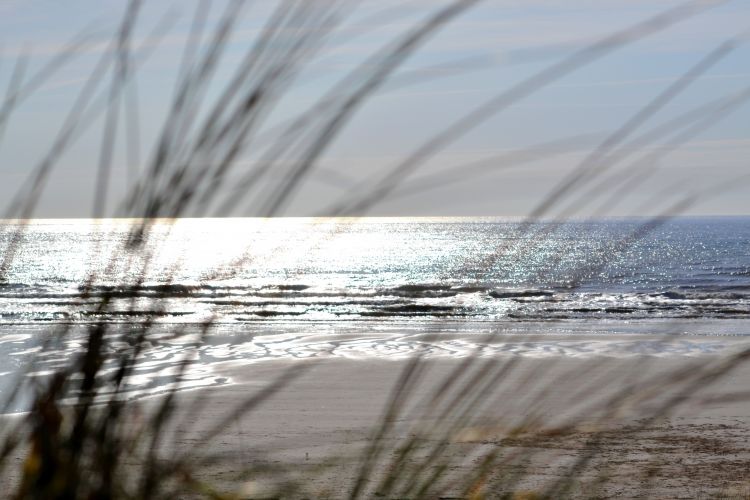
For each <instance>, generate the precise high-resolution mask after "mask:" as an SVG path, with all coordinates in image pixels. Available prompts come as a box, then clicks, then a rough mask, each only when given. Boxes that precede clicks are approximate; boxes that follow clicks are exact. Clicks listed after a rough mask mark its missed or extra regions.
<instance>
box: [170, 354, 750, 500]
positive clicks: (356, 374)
mask: <svg viewBox="0 0 750 500" xmlns="http://www.w3.org/2000/svg"><path fill="white" fill-rule="evenodd" d="M508 361H509V360H508V359H490V360H475V361H474V362H473V363H475V364H477V366H479V365H482V364H484V363H495V364H496V365H497V366H500V365H501V364H503V363H508ZM717 361H718V359H717V358H716V357H712V356H703V357H694V358H677V357H672V358H654V357H649V358H646V357H644V358H630V359H616V358H604V357H602V358H596V359H569V358H562V357H560V358H552V359H531V358H520V359H519V360H518V361H517V364H514V365H513V367H512V369H511V370H508V371H507V373H506V374H504V376H503V377H502V378H501V379H500V380H499V381H497V383H496V384H495V385H494V387H492V388H491V390H490V391H489V392H488V393H486V394H483V395H482V396H481V400H480V401H479V402H478V403H477V404H475V405H474V406H473V407H472V408H471V413H470V415H469V418H468V420H466V421H461V423H460V424H459V425H458V427H457V428H456V429H454V430H453V431H451V432H450V433H449V435H450V439H445V435H437V436H435V435H432V434H431V432H430V429H434V428H435V427H437V426H439V425H440V424H446V423H448V422H449V421H450V420H453V421H456V420H459V419H458V418H456V417H455V415H453V416H452V417H449V418H448V419H443V420H439V419H436V415H435V414H434V413H428V414H426V415H422V414H421V413H420V410H424V407H425V406H426V405H425V404H424V401H425V399H428V397H429V396H431V395H432V391H434V390H435V388H436V387H437V386H439V385H440V384H441V383H443V382H444V380H445V378H446V377H447V376H450V375H451V374H452V373H453V371H454V369H455V368H456V366H457V365H458V364H459V363H461V361H458V360H444V359H443V360H437V361H433V362H430V363H429V369H428V371H427V373H426V374H425V375H424V379H423V380H421V382H420V383H419V384H417V385H416V388H415V389H414V391H413V392H411V393H410V396H409V401H408V402H407V403H406V407H407V408H406V409H405V411H404V412H403V413H402V414H401V415H400V416H399V417H398V418H397V421H396V422H395V424H394V431H393V432H392V433H389V434H388V436H387V438H386V439H385V440H384V443H385V444H386V446H387V447H388V448H389V452H388V453H387V454H386V456H385V457H384V458H385V459H384V460H383V461H381V462H379V465H378V466H377V467H376V473H374V474H372V476H371V480H372V481H374V480H375V478H376V477H382V476H383V475H384V473H385V472H386V471H387V469H388V466H387V465H385V464H387V463H388V462H389V461H390V460H391V459H392V458H393V457H392V456H391V455H392V452H393V450H395V449H397V447H398V446H399V444H400V443H403V440H404V439H405V438H406V437H408V436H413V435H415V434H419V433H424V436H423V437H424V441H422V444H423V445H424V446H425V448H429V447H431V446H434V445H435V444H438V443H442V444H444V445H445V447H444V449H442V451H441V452H440V457H439V460H437V461H436V462H435V463H434V464H433V465H437V464H439V463H441V462H443V461H444V460H445V463H446V466H447V470H446V471H445V478H444V479H443V480H441V481H437V482H436V483H439V484H436V485H435V486H436V490H435V491H439V493H440V495H441V496H446V497H452V496H459V495H460V494H461V493H462V491H461V489H460V488H458V487H457V485H458V484H459V482H458V481H457V480H456V478H458V477H468V476H471V475H472V473H473V472H474V471H476V470H477V469H478V462H479V461H480V460H481V457H482V456H483V455H486V454H487V453H490V452H500V453H501V454H502V455H503V456H506V457H507V458H508V460H510V463H509V464H506V466H504V467H496V468H494V470H493V471H491V472H490V474H489V475H488V477H487V478H485V479H483V480H482V485H481V488H480V489H481V491H482V492H483V493H485V494H487V495H488V496H489V497H494V496H497V495H499V494H500V493H503V492H505V491H504V488H505V487H506V486H507V482H508V480H509V478H508V477H507V474H508V473H509V472H514V473H519V474H520V475H521V477H520V478H519V481H518V483H516V484H514V485H513V489H514V490H516V491H542V490H544V488H545V487H548V486H549V485H550V484H551V483H552V482H554V481H555V480H558V479H564V478H566V477H567V476H568V475H569V467H570V466H571V465H572V464H573V463H574V462H575V461H576V460H578V459H581V458H583V457H584V456H588V455H591V458H590V462H588V463H586V467H585V468H584V469H583V471H582V472H581V473H579V474H577V477H578V480H579V481H578V482H576V483H575V484H573V485H572V490H571V491H570V493H571V494H572V495H574V496H582V497H584V496H585V497H591V496H604V497H608V496H617V497H625V498H633V497H639V496H644V495H645V496H647V497H651V498H700V497H701V496H708V495H711V496H713V495H720V494H726V495H733V494H738V495H740V494H741V495H744V496H741V497H742V498H746V496H747V495H748V494H750V405H749V404H748V403H747V401H746V398H745V401H740V400H738V398H737V397H736V395H737V393H743V392H745V391H746V390H747V381H748V380H750V378H749V377H750V368H749V367H747V366H743V367H742V368H740V369H739V370H737V371H735V372H732V373H730V374H729V375H727V376H726V377H723V378H722V379H721V380H719V381H717V382H715V383H711V384H709V383H705V384H702V387H701V389H700V390H697V391H696V390H689V392H688V393H687V394H685V396H686V399H684V400H682V399H681V400H680V403H679V404H675V405H670V406H674V407H673V408H671V409H670V410H669V411H665V412H663V414H661V412H658V411H657V409H658V408H659V407H660V406H661V405H662V404H664V403H666V402H667V401H668V400H669V398H670V397H675V396H676V395H677V393H678V392H679V391H681V390H683V389H684V388H685V387H684V384H683V383H680V382H678V383H676V385H675V386H673V387H671V388H670V387H664V386H662V387H659V386H657V385H654V384H652V383H651V382H649V381H658V382H664V381H665V380H666V379H667V378H669V377H671V376H672V375H671V374H673V373H675V371H680V372H681V375H680V376H679V377H678V378H680V377H686V375H685V373H686V372H684V371H683V370H687V372H691V371H692V372H694V373H696V372H699V371H700V370H703V369H705V368H706V367H707V366H709V365H711V364H712V363H716V362H717ZM302 363H306V365H307V366H305V368H306V371H305V372H304V375H302V376H301V377H300V378H299V379H297V380H296V381H294V382H293V383H290V384H289V385H288V386H286V387H284V388H283V389H282V390H280V391H279V392H278V393H277V394H275V395H274V396H273V397H271V398H270V399H269V400H268V401H266V402H265V403H264V404H263V405H262V406H261V407H260V408H259V409H257V410H256V411H254V412H252V413H251V414H250V415H247V416H246V417H242V418H238V419H236V420H233V421H232V422H231V423H230V424H229V425H227V426H226V428H225V429H223V430H222V432H221V433H220V434H219V435H218V436H217V437H216V439H214V440H213V441H212V443H211V444H210V445H209V446H208V448H207V451H209V452H210V453H211V454H218V455H222V456H223V458H224V459H225V460H226V462H225V463H229V464H232V467H230V468H227V467H226V466H224V465H222V466H219V467H217V468H215V469H214V468H211V467H205V468H202V469H201V472H200V474H199V476H200V477H201V478H203V479H205V480H207V481H209V482H211V483H215V484H219V485H223V486H226V485H227V483H228V481H229V478H231V476H232V474H233V473H236V472H239V471H240V470H242V468H243V466H250V467H254V468H263V467H271V468H273V467H275V466H278V465H283V466H284V467H285V468H287V470H290V471H291V472H290V473H291V476H292V478H295V479H299V480H301V482H302V484H303V485H304V488H303V491H302V492H301V493H299V494H298V496H300V497H305V496H312V497H345V496H347V494H348V493H349V491H350V488H351V485H352V484H353V479H354V477H355V476H356V474H357V472H358V470H359V466H360V465H359V464H360V456H361V454H362V452H363V451H364V450H365V449H366V447H367V446H368V445H369V444H371V437H372V433H373V429H375V428H377V425H378V423H379V422H380V421H381V419H382V416H383V412H384V408H385V407H386V405H387V403H388V400H389V398H390V396H391V394H392V388H393V387H394V385H395V384H396V383H397V381H398V377H399V375H400V373H401V371H402V370H403V369H405V367H406V366H407V364H408V363H409V361H408V360H400V361H380V360H370V361H367V360H326V361H313V362H302ZM292 365H296V366H297V367H299V366H300V362H297V363H285V362H269V363H260V364H256V365H253V366H252V367H250V368H248V367H242V366H227V367H225V368H224V370H225V373H227V374H228V375H229V376H231V377H233V379H234V380H235V382H236V383H235V384H233V385H230V386H226V387H221V388H218V389H206V390H201V391H196V392H194V393H189V394H187V393H186V394H183V395H182V396H181V399H182V401H183V402H187V401H188V400H194V399H195V398H197V399H199V400H201V401H202V403H203V404H204V408H203V410H202V411H201V412H200V413H194V414H189V415H183V416H184V418H185V419H186V422H188V423H189V424H190V426H191V427H193V431H191V432H186V433H184V434H178V435H175V436H174V437H173V440H172V443H173V445H174V447H175V448H176V449H177V450H190V449H191V447H192V446H193V445H194V443H195V442H196V440H197V439H199V436H201V434H202V433H204V432H205V431H206V429H207V428H210V427H211V426H212V425H213V424H215V423H216V422H217V421H218V420H219V419H220V418H221V416H222V415H226V414H228V413H230V412H231V411H232V409H233V408H234V407H235V405H237V404H239V402H240V401H242V400H243V399H246V398H247V397H248V396H249V395H252V394H253V393H257V391H260V390H262V389H263V388H264V387H267V386H268V384H270V383H272V382H273V381H274V380H276V379H277V378H278V377H279V376H281V375H282V374H283V373H284V372H285V370H287V369H288V368H289V367H290V366H292ZM482 366H483V365H482ZM655 383H656V382H655ZM647 390H653V391H654V393H653V394H651V395H650V396H649V397H648V398H647V399H646V400H645V401H641V402H639V403H635V402H634V403H632V406H630V405H629V404H624V405H623V406H622V408H621V409H620V410H619V411H617V412H616V413H614V414H611V415H610V414H608V413H609V411H610V410H612V409H613V407H612V406H611V405H608V403H607V401H608V400H609V398H610V397H611V396H612V395H614V394H622V393H623V392H624V391H632V393H633V397H634V398H635V397H636V395H637V394H639V393H640V394H642V393H643V391H647ZM636 399H637V398H636ZM656 414H658V415H657V416H658V418H654V419H653V420H646V416H651V415H656ZM524 427H528V428H527V429H526V431H524ZM425 454H426V452H420V453H416V457H420V456H421V457H424V456H425ZM516 455H518V456H521V457H526V455H528V456H527V457H526V458H525V459H524V460H520V459H519V460H511V458H510V457H513V456H516ZM416 457H415V459H414V460H409V461H407V462H406V463H404V464H401V465H399V468H401V469H402V470H408V468H409V467H410V466H413V465H415V464H416V462H417V460H416ZM323 465H325V467H323V468H321V466H323ZM433 468H434V467H433ZM424 475H425V474H424V473H423V476H424ZM598 479H606V481H605V483H604V484H603V485H601V486H597V484H596V483H597V480H598ZM270 481H271V477H270V475H268V474H263V473H259V474H255V475H253V476H252V477H248V478H246V483H245V488H246V493H248V494H249V495H250V496H263V494H264V493H265V492H266V491H265V488H266V487H267V485H268V484H269V483H270ZM390 496H391V497H394V498H395V497H397V496H398V495H390Z"/></svg>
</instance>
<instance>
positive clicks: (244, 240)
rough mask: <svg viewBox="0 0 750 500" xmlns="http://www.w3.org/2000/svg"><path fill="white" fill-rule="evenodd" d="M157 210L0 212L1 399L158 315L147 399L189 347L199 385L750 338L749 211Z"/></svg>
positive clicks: (714, 346)
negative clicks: (93, 340) (140, 213)
mask: <svg viewBox="0 0 750 500" xmlns="http://www.w3.org/2000/svg"><path fill="white" fill-rule="evenodd" d="M138 227H139V226H138V223H137V222H134V221H122V220H120V221H117V220H108V221H91V220H57V221H53V220H38V221H34V222H32V223H30V224H27V225H23V226H20V225H18V224H12V223H6V224H4V225H2V226H0V245H2V246H1V247H0V248H3V251H4V260H3V267H2V277H3V280H2V282H0V403H2V401H3V398H4V397H5V396H7V395H9V394H11V393H12V392H13V390H14V388H15V387H17V386H18V384H19V377H22V378H24V377H26V378H28V377H31V378H32V379H34V378H38V377H46V376H48V375H50V374H51V373H53V372H54V371H55V370H57V369H60V368H62V367H64V366H66V364H67V363H69V362H70V360H71V359H74V357H75V356H77V355H78V354H79V353H81V352H82V351H83V350H85V349H84V346H85V338H86V333H87V329H88V328H91V327H92V326H93V325H98V324H102V323H105V324H107V332H108V333H107V336H108V338H109V342H108V344H107V345H108V346H109V347H110V348H112V349H118V348H119V347H120V346H124V345H126V343H127V342H128V339H129V338H130V337H131V336H132V335H134V334H136V333H140V332H144V331H147V332H148V348H147V349H146V350H145V351H144V352H143V353H142V355H141V362H140V364H139V367H138V370H137V372H136V375H135V376H133V377H131V378H130V379H129V380H128V381H127V382H126V388H125V391H124V393H123V394H125V395H126V396H127V397H133V398H136V397H142V396H147V395H154V394H159V393H161V392H163V391H164V390H165V389H166V388H167V387H170V386H172V384H173V383H174V374H175V370H176V367H177V366H179V365H180V364H181V363H182V361H183V359H184V357H185V356H186V353H189V355H190V356H191V358H192V359H193V361H194V363H193V364H192V365H191V367H190V370H189V371H188V372H187V373H186V374H185V375H184V376H183V377H182V379H181V380H180V387H181V388H196V387H207V386H209V387H210V386H217V385H224V384H228V383H232V380H231V379H230V378H229V377H228V376H227V375H226V372H225V371H222V369H221V366H226V364H227V363H229V364H232V365H236V364H238V363H239V364H240V365H242V366H246V365H247V366H250V365H252V364H253V363H256V362H268V361H272V360H283V361H287V362H289V361H293V360H307V359H326V358H339V359H349V360H357V359H373V358H376V359H384V360H387V359H399V358H406V357H411V356H414V355H420V356H423V357H426V358H446V357H447V358H460V357H465V356H470V355H471V356H481V357H502V356H529V357H544V358H550V357H552V358H558V357H560V356H563V357H591V356H615V357H623V356H657V357H659V356H682V357H684V356H702V355H714V354H722V353H727V352H730V351H731V350H732V349H739V348H743V347H747V346H748V344H750V218H739V217H737V218H695V219H688V218H678V219H671V220H664V221H647V220H606V221H595V222H592V221H579V222H567V223H564V224H563V223H552V222H539V223H534V224H528V223H524V222H522V221H517V220H508V219H424V218H419V219H375V218H370V219H359V220H355V219H344V220H341V219H338V220H331V219H322V220H313V219H273V220H270V219H215V220H211V219H203V220H180V221H177V222H167V221H158V222H156V223H154V224H153V225H151V226H150V227H149V230H148V231H146V232H145V233H141V232H139V231H137V230H136V229H137V228H138ZM209 324H210V326H209V327H207V329H205V331H206V332H208V333H207V335H206V336H205V337H203V339H202V340H201V341H200V342H198V343H196V342H195V341H196V340H197V339H198V338H199V337H198V335H199V334H201V332H203V331H204V328H206V325H209ZM110 364H111V363H110ZM104 369H105V370H107V369H115V367H114V366H111V367H108V366H105V367H104ZM29 401H30V400H29V397H28V395H27V396H21V397H17V398H16V399H14V400H13V403H12V404H11V405H10V406H7V407H2V406H0V412H2V411H9V412H16V411H24V410H25V409H27V407H28V404H29Z"/></svg>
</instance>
